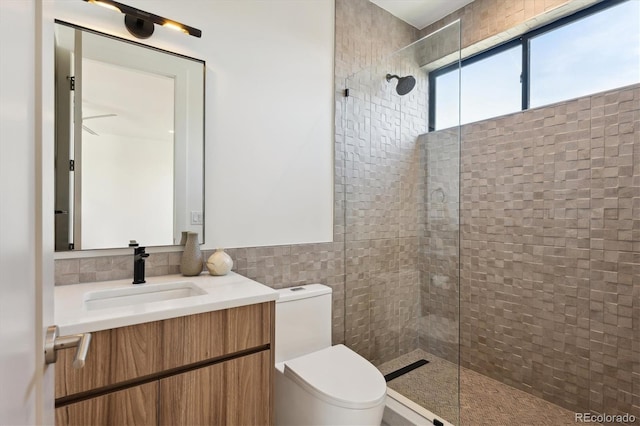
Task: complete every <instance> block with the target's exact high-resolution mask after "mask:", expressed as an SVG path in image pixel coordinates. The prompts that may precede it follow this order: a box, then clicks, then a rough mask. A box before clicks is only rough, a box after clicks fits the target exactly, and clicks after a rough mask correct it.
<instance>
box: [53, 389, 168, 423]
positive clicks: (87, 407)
mask: <svg viewBox="0 0 640 426" xmlns="http://www.w3.org/2000/svg"><path fill="white" fill-rule="evenodd" d="M158 386H159V383H158V381H154V382H151V383H147V384H144V385H139V386H134V387H132V388H128V389H124V390H121V391H117V392H113V393H109V394H106V395H102V396H97V397H95V398H90V399H87V400H84V401H80V402H75V403H73V404H69V405H65V406H63V407H59V408H56V425H58V426H61V425H78V426H80V425H82V426H87V425H114V426H115V425H136V426H139V425H157V424H158V417H157V411H158V410H157V406H158Z"/></svg>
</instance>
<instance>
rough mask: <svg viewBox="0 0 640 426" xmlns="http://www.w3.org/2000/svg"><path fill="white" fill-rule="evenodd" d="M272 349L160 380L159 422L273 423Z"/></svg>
mask: <svg viewBox="0 0 640 426" xmlns="http://www.w3.org/2000/svg"><path fill="white" fill-rule="evenodd" d="M272 368H273V364H272V359H271V351H269V350H266V351H262V352H258V353H254V354H251V355H247V356H243V357H239V358H234V359H231V360H229V361H225V362H221V363H218V364H213V365H210V366H208V367H203V368H199V369H197V370H192V371H189V372H186V373H182V374H179V375H176V376H172V377H168V378H166V379H162V380H160V407H159V424H160V425H172V426H173V425H230V426H231V425H269V424H272V423H273V422H272V413H271V406H272V404H271V400H272V398H273V394H272V391H271V375H272Z"/></svg>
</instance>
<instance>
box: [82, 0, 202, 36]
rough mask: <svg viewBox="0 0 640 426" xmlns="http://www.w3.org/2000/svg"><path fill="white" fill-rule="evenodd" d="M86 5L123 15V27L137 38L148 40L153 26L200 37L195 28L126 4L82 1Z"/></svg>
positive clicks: (99, 0)
mask: <svg viewBox="0 0 640 426" xmlns="http://www.w3.org/2000/svg"><path fill="white" fill-rule="evenodd" d="M83 1H86V2H87V3H93V4H97V5H98V6H102V7H105V8H107V9H110V10H113V11H116V12H120V13H123V14H124V25H125V27H127V30H129V32H130V33H131V34H132V35H133V36H135V37H137V38H149V37H151V34H153V30H154V29H155V25H162V26H163V27H167V28H171V29H174V30H177V31H180V32H183V33H185V34H189V35H192V36H194V37H198V38H200V37H202V31H200V30H199V29H197V28H193V27H190V26H188V25H185V24H181V23H179V22H176V21H172V20H170V19H167V18H163V17H162V16H158V15H154V14H153V13H149V12H145V11H144V10H140V9H136V8H135V7H131V6H127V5H126V4H122V3H118V2H117V1H113V0H83Z"/></svg>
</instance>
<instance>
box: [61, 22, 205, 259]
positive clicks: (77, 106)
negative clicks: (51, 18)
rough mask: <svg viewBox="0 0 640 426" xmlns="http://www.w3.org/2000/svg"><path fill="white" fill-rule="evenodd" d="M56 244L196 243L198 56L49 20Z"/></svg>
mask: <svg viewBox="0 0 640 426" xmlns="http://www.w3.org/2000/svg"><path fill="white" fill-rule="evenodd" d="M55 73H56V76H55V82H56V91H55V102H56V106H55V112H56V116H55V127H56V136H55V140H56V153H55V171H56V172H55V173H56V175H55V236H56V242H55V247H56V251H68V250H93V249H105V248H121V247H127V246H128V244H129V241H130V240H136V241H137V242H138V243H139V244H140V245H142V246H167V245H177V244H180V243H181V238H182V233H183V232H184V231H193V232H198V234H199V235H200V239H201V242H204V226H203V220H204V200H203V194H204V74H205V66H204V62H203V61H200V60H197V59H193V58H189V57H186V56H182V55H178V54H174V53H171V52H167V51H163V50H160V49H156V48H152V47H148V46H144V45H142V44H138V43H135V42H130V41H127V40H124V39H119V38H116V37H112V36H109V35H106V34H101V33H97V32H95V31H92V30H88V29H86V28H81V27H78V26H75V25H71V24H67V23H64V22H60V21H56V25H55Z"/></svg>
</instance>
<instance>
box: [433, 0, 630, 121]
mask: <svg viewBox="0 0 640 426" xmlns="http://www.w3.org/2000/svg"><path fill="white" fill-rule="evenodd" d="M628 1H634V0H603V1H601V2H599V3H596V4H594V5H592V6H589V7H587V8H586V9H582V10H579V11H577V12H575V13H572V14H571V15H568V16H565V17H563V18H560V19H558V20H555V21H553V22H550V23H548V24H545V25H543V26H541V27H539V28H535V29H533V30H531V31H528V32H526V33H524V34H522V35H520V36H518V37H515V38H513V39H511V40H508V41H506V42H504V43H500V44H498V45H496V46H494V47H490V48H489V49H486V50H483V51H481V52H478V53H476V54H473V55H471V56H469V57H467V58H465V59H462V60H461V61H456V62H454V63H452V64H449V65H445V66H443V67H441V68H438V69H435V70H433V71H431V72H429V117H428V120H429V123H428V127H429V132H434V131H436V130H435V124H436V108H435V105H436V94H437V88H436V83H435V81H436V78H437V77H439V76H441V75H443V74H446V73H448V72H451V71H454V70H456V69H458V70H460V72H462V69H463V68H464V67H465V66H467V65H471V64H473V63H474V62H478V61H481V60H483V59H486V58H489V57H491V56H494V55H497V54H499V53H502V52H503V51H505V50H507V49H510V48H512V47H515V46H518V45H520V46H521V47H522V69H521V70H520V84H521V87H522V90H521V101H522V102H521V104H522V105H521V106H522V108H521V109H520V111H526V110H528V109H529V105H530V95H531V84H530V80H529V74H530V66H531V62H530V54H529V41H530V40H531V39H532V38H534V37H537V36H539V35H541V34H544V33H549V32H551V31H553V30H555V29H557V28H559V27H562V26H565V25H568V24H571V23H573V22H575V21H578V20H580V19H582V18H586V17H587V16H590V15H594V14H596V13H599V12H602V11H603V10H605V9H608V8H610V7H613V6H616V5H619V4H622V3H626V2H628ZM636 1H637V0H636ZM514 112H516V111H514Z"/></svg>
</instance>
